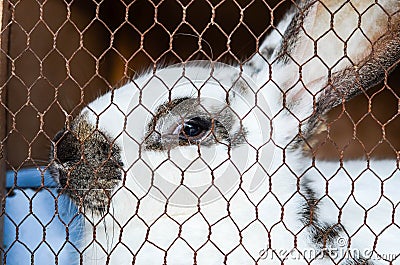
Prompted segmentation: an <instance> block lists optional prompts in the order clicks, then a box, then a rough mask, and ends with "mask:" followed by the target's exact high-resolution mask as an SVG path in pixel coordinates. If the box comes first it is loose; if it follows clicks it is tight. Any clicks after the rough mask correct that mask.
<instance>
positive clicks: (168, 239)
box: [50, 0, 400, 265]
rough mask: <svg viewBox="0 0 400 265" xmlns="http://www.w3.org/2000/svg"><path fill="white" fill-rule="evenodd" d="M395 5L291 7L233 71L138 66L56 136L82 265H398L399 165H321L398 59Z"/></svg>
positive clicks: (325, 0)
mask: <svg viewBox="0 0 400 265" xmlns="http://www.w3.org/2000/svg"><path fill="white" fill-rule="evenodd" d="M399 11H400V2H399V1H398V0H380V1H374V0H360V1H346V0H335V1H333V0H322V1H312V0H302V1H301V0H299V1H296V2H294V3H293V7H292V8H291V10H290V11H289V12H288V13H287V14H286V15H285V16H284V18H283V19H282V21H281V22H279V24H278V26H277V27H276V28H275V29H274V30H273V31H272V32H271V33H270V34H269V35H268V36H267V37H266V38H265V40H264V41H263V42H262V44H261V45H260V46H259V47H258V49H257V52H255V54H254V55H253V56H252V57H250V59H248V60H247V61H246V63H244V64H243V65H230V66H228V65H226V64H222V63H217V62H202V61H200V62H199V61H193V62H184V63H182V64H180V65H172V66H167V67H160V68H157V69H153V70H150V71H148V72H145V73H143V74H141V75H140V76H138V77H137V78H135V79H133V80H132V81H129V82H128V83H127V84H125V85H123V86H121V87H119V88H115V89H113V90H112V91H110V92H109V93H107V94H105V95H103V96H100V97H99V98H97V99H96V100H94V101H93V102H91V103H90V104H88V105H87V106H86V107H85V108H84V109H83V110H82V111H81V113H80V114H79V115H78V116H77V117H75V118H74V119H73V120H72V121H71V122H68V123H67V124H66V128H64V129H63V130H61V131H60V132H59V133H58V134H57V135H56V136H55V138H54V139H53V147H52V151H51V154H50V161H51V164H52V165H51V168H50V171H51V174H52V176H53V178H54V179H55V180H56V181H57V182H58V183H59V186H60V188H59V192H60V193H61V194H67V195H68V196H69V197H70V198H71V199H72V200H73V201H74V202H75V204H76V205H77V206H78V207H79V211H80V213H81V214H82V215H83V216H84V225H83V226H84V227H83V231H84V232H83V233H84V234H83V239H82V242H80V246H79V251H80V253H81V257H80V258H81V263H82V264H112V265H114V264H119V265H122V264H343V265H344V264H345V265H349V264H400V258H399V257H398V255H399V252H400V248H399V246H400V227H399V224H400V216H399V211H398V207H397V206H398V205H399V202H400V195H399V193H398V192H397V190H396V188H397V187H400V179H399V178H400V174H399V172H398V163H397V161H395V160H393V161H392V160H382V161H372V160H371V161H369V160H366V161H362V160H360V161H338V162H333V161H331V162H328V161H318V160H315V159H313V158H312V157H311V156H309V155H308V151H309V143H308V142H307V140H308V139H309V138H310V137H311V136H312V135H314V134H317V133H318V132H319V131H321V130H323V129H324V124H325V120H324V114H326V113H327V112H328V111H329V110H330V109H332V108H334V107H335V106H337V105H339V104H343V103H344V102H346V101H348V100H350V99H351V98H353V97H354V96H355V95H357V94H359V93H363V92H364V91H366V90H367V89H369V88H370V87H372V86H373V85H375V84H377V83H379V82H380V81H382V80H384V79H385V77H386V76H387V73H389V72H390V71H391V70H392V69H393V68H394V67H395V65H396V63H397V62H398V60H399V57H400V36H399V35H400V20H399V13H400V12H399Z"/></svg>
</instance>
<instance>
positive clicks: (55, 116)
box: [0, 0, 400, 170]
mask: <svg viewBox="0 0 400 265" xmlns="http://www.w3.org/2000/svg"><path fill="white" fill-rule="evenodd" d="M96 2H100V3H101V4H97V3H96ZM180 3H182V5H184V6H186V5H188V3H190V1H180ZM210 3H211V4H212V5H213V6H214V7H216V8H215V18H214V21H215V23H214V24H212V25H211V24H210V23H209V22H210V20H211V17H212V12H211V10H212V9H211V7H210ZM237 3H238V4H235V2H233V1H224V2H220V1H208V2H207V1H203V0H196V1H193V2H192V3H191V4H190V5H189V6H188V7H187V8H186V16H185V21H186V22H187V24H185V23H182V18H183V8H182V5H181V4H179V3H178V2H177V1H175V0H165V1H145V0H139V1H134V2H133V1H117V0H105V1H94V0H79V1H61V0H52V1H44V3H42V1H36V0H24V1H11V4H12V5H14V8H13V9H12V11H13V20H12V24H11V25H3V29H4V28H5V27H11V28H10V29H11V37H10V51H9V56H8V65H9V79H7V81H6V83H5V84H2V85H6V87H7V90H8V94H6V93H5V92H4V90H3V92H2V93H1V95H0V96H1V100H2V101H3V102H6V101H7V102H8V103H7V104H8V111H7V120H8V123H7V135H6V138H5V144H6V146H7V159H6V163H7V166H8V168H12V169H14V170H18V169H19V168H22V167H26V166H32V165H46V164H47V159H48V154H49V148H50V141H51V139H52V138H53V136H54V135H55V133H56V132H57V131H58V130H59V129H61V128H62V127H63V125H64V123H65V120H66V115H75V114H76V113H77V112H78V111H79V110H80V109H81V108H82V107H83V106H84V105H85V104H87V103H89V102H90V101H91V100H93V99H94V98H95V97H97V96H98V95H101V94H102V93H105V92H106V91H108V90H109V89H111V88H112V87H114V86H118V85H119V84H122V83H123V82H126V80H127V78H129V77H132V76H133V75H134V74H135V73H137V72H139V73H140V72H141V71H143V70H144V69H146V68H148V67H152V66H153V65H154V64H159V63H162V64H169V63H174V62H180V61H182V60H188V59H207V57H209V58H212V59H218V60H219V61H222V62H227V63H229V62H234V63H238V62H239V63H240V62H241V61H243V60H245V59H246V58H248V57H249V56H251V55H252V53H254V52H255V50H256V45H255V43H256V38H259V39H260V38H262V37H263V36H265V33H266V32H267V30H268V26H269V25H270V23H271V21H273V23H274V24H275V25H276V24H277V22H278V21H279V19H280V17H281V16H282V14H283V13H284V12H285V11H286V10H287V7H288V6H289V5H290V1H268V4H269V6H267V5H266V4H265V3H263V1H261V0H256V1H244V0H243V1H237ZM238 5H240V6H241V8H244V7H246V6H247V7H246V8H245V9H244V10H245V11H244V19H243V24H242V25H239V22H240V8H239V7H238ZM126 10H129V12H126ZM271 12H273V16H274V17H273V18H271V17H270V14H271ZM155 16H156V19H155ZM125 17H127V20H125ZM188 24H190V26H189V25H188ZM238 25H239V26H238ZM199 35H200V36H201V37H202V40H203V41H202V43H201V44H202V50H199V45H198V36H199ZM228 39H230V40H231V42H230V43H231V44H230V48H231V50H230V52H227V40H228ZM399 76H400V71H399V70H396V71H395V72H393V73H392V74H391V75H390V77H389V79H388V86H387V87H385V86H384V85H383V84H380V85H379V86H377V87H376V88H375V89H373V90H371V91H369V93H368V95H369V96H368V97H367V96H365V95H361V96H359V97H357V98H356V99H354V100H352V101H351V102H348V103H347V104H346V105H345V106H340V107H338V108H336V109H335V110H333V111H332V112H331V113H330V114H329V121H330V126H329V127H330V132H329V134H323V135H320V136H318V144H317V147H316V148H315V149H314V154H315V155H316V156H317V157H319V158H324V159H338V158H339V157H343V158H344V159H350V158H359V157H363V156H365V155H368V156H371V157H379V158H382V157H396V155H397V150H400V137H397V135H398V133H399V131H400V119H399V118H397V117H396V115H397V114H398V105H399V99H398V95H399V88H400V85H399V84H400V81H399ZM389 121H390V122H389ZM382 125H384V127H383V128H384V129H382ZM384 135H385V138H384V137H383V136H384ZM385 139H386V140H385Z"/></svg>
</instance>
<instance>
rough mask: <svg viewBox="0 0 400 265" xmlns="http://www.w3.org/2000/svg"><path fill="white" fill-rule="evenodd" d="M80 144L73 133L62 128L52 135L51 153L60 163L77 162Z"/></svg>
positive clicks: (79, 156) (79, 155)
mask: <svg viewBox="0 0 400 265" xmlns="http://www.w3.org/2000/svg"><path fill="white" fill-rule="evenodd" d="M80 145H81V144H80V141H79V140H78V139H77V138H76V137H75V136H74V134H73V133H71V132H69V131H67V130H65V129H63V130H61V131H59V132H58V133H57V134H56V136H54V139H53V146H52V147H53V148H52V149H53V150H52V155H53V156H54V159H55V160H56V161H57V162H59V163H61V164H64V163H66V162H77V161H79V160H80V158H81V152H80Z"/></svg>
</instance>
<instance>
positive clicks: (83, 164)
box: [50, 115, 123, 212]
mask: <svg viewBox="0 0 400 265" xmlns="http://www.w3.org/2000/svg"><path fill="white" fill-rule="evenodd" d="M86 118H87V117H86V116H85V115H83V116H82V115H81V116H79V117H77V118H76V119H75V120H74V121H73V122H72V124H71V125H70V128H69V129H68V130H63V131H61V132H59V133H58V135H57V136H56V137H55V139H54V142H55V146H53V148H52V152H51V160H52V162H53V163H52V166H51V168H50V170H51V172H52V175H53V176H58V180H59V183H60V187H59V191H60V193H66V194H68V195H69V196H70V197H71V199H72V200H73V201H74V202H75V203H76V204H77V205H78V206H79V207H82V208H87V209H90V210H93V211H100V212H103V211H106V210H107V208H108V206H109V203H110V200H111V197H110V196H111V191H112V190H113V189H114V188H115V187H116V186H117V184H118V183H119V182H120V181H121V179H122V166H123V164H122V162H121V155H120V147H118V146H117V145H116V144H115V143H113V141H112V140H111V137H109V136H108V135H107V134H105V133H103V132H101V131H100V130H97V129H96V128H95V127H93V126H91V125H90V124H89V123H88V122H87V120H86Z"/></svg>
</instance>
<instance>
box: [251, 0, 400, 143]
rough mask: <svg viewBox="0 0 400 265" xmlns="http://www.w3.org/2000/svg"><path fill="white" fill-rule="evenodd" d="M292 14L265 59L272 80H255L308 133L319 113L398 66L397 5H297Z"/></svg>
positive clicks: (320, 0)
mask: <svg viewBox="0 0 400 265" xmlns="http://www.w3.org/2000/svg"><path fill="white" fill-rule="evenodd" d="M293 10H294V11H293V13H292V15H291V18H292V19H291V21H290V23H288V26H287V28H286V29H285V32H284V34H283V36H282V42H281V43H280V44H279V45H277V47H276V50H274V52H273V53H272V54H273V55H272V56H270V57H269V58H267V59H266V61H268V64H269V65H270V67H267V68H268V69H269V70H270V73H271V75H267V76H265V72H264V76H260V75H258V76H257V77H256V78H257V80H258V83H259V84H260V85H262V84H263V83H264V84H268V83H270V84H271V83H272V84H273V86H275V87H276V88H277V89H278V90H279V91H280V93H281V95H282V104H283V105H284V107H286V108H288V109H289V110H290V111H291V112H292V113H296V118H298V120H299V121H300V123H301V124H302V126H303V127H302V128H303V132H305V133H307V132H308V134H309V133H311V132H312V128H313V127H315V123H316V121H317V120H318V117H319V116H320V115H321V114H324V113H326V112H327V111H328V110H330V109H332V108H333V107H335V106H337V105H338V104H341V103H342V102H344V101H346V100H349V99H351V98H352V97H354V96H355V95H357V94H359V93H361V92H362V91H365V90H367V89H369V88H370V87H372V86H373V85H375V84H377V83H379V82H380V81H382V80H383V79H384V78H385V77H386V76H387V74H388V73H389V72H390V71H391V70H392V69H393V68H394V66H395V65H396V63H398V61H399V58H400V19H399V18H400V1H398V0H382V1H379V2H377V1H375V0H360V1H347V0H308V1H307V0H306V1H304V0H299V1H297V2H296V3H295V4H294V7H293ZM268 41H269V39H268V38H267V39H266V42H268ZM263 46H265V47H267V46H268V44H267V43H265V44H263V45H262V46H261V48H260V55H263V49H262V48H263ZM263 57H264V56H263ZM251 60H253V59H251ZM251 60H250V62H251ZM260 73H261V74H262V72H260ZM260 80H261V82H260ZM262 89H265V90H268V89H272V88H271V86H268V85H267V86H265V87H262V88H261V90H262ZM265 93H267V94H268V91H265ZM305 136H307V134H306V135H305Z"/></svg>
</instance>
